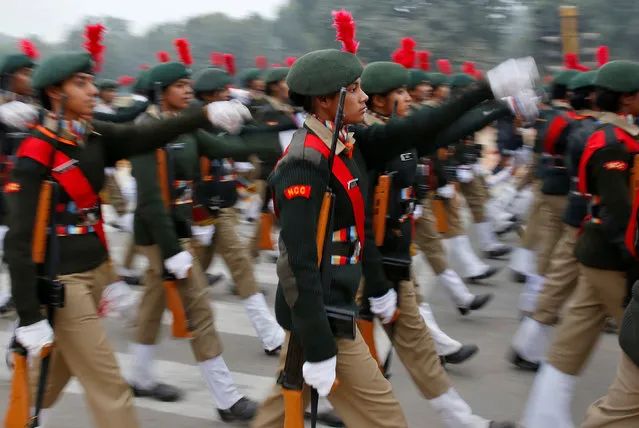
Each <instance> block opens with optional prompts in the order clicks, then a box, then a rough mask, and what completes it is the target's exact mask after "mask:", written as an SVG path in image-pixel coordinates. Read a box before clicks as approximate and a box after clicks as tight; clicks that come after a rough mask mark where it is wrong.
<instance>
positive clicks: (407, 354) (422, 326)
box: [391, 281, 451, 400]
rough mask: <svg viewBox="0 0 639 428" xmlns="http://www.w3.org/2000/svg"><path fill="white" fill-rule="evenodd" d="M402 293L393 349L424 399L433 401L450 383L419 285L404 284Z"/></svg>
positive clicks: (408, 282) (400, 285)
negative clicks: (419, 298)
mask: <svg viewBox="0 0 639 428" xmlns="http://www.w3.org/2000/svg"><path fill="white" fill-rule="evenodd" d="M398 291H399V292H398V294H399V296H398V302H397V306H398V307H399V310H400V315H399V318H397V321H396V322H395V326H394V332H393V337H392V338H391V340H392V343H393V347H394V348H395V351H397V355H398V356H399V359H400V360H402V363H403V364H404V367H406V370H407V371H408V373H409V374H410V377H411V378H412V379H413V382H415V384H416V385H417V387H418V388H419V390H420V391H421V393H422V395H423V396H424V398H426V399H427V400H432V399H434V398H437V397H439V396H441V395H443V394H445V393H446V392H447V391H448V390H449V389H450V387H451V385H450V379H449V378H448V375H447V374H446V371H445V370H444V367H443V366H442V364H441V361H440V359H439V355H438V354H437V350H436V349H435V342H434V341H433V338H432V337H431V335H430V330H429V329H428V327H427V326H426V323H425V322H424V318H422V316H421V314H420V313H419V306H418V301H417V294H418V293H417V292H416V286H415V284H414V283H413V282H411V281H402V282H400V284H399V290H398Z"/></svg>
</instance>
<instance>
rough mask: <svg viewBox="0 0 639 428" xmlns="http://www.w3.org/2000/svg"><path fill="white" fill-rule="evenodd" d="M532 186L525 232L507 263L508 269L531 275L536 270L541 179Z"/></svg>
mask: <svg viewBox="0 0 639 428" xmlns="http://www.w3.org/2000/svg"><path fill="white" fill-rule="evenodd" d="M533 188H534V196H533V204H532V207H531V209H530V215H529V217H528V221H527V222H526V232H525V233H524V236H523V237H522V239H521V246H520V247H519V248H517V249H516V250H515V252H514V253H513V255H512V257H511V258H510V264H509V267H510V269H511V270H513V271H514V272H515V273H518V274H520V275H533V274H535V273H536V272H537V264H536V263H535V249H536V246H537V243H538V238H539V216H540V208H541V200H542V194H541V181H539V182H537V183H535V184H534V185H533Z"/></svg>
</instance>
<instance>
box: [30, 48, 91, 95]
mask: <svg viewBox="0 0 639 428" xmlns="http://www.w3.org/2000/svg"><path fill="white" fill-rule="evenodd" d="M77 73H88V74H93V59H92V58H91V54H90V53H88V52H70V53H62V54H57V55H52V56H50V57H48V58H47V59H45V60H44V61H43V62H42V63H41V64H40V66H39V67H38V68H36V70H35V73H33V76H32V77H31V87H32V88H33V89H35V90H42V89H45V88H48V87H49V86H55V85H59V84H61V83H62V82H64V81H65V80H67V79H69V78H71V77H73V76H74V75H75V74H77Z"/></svg>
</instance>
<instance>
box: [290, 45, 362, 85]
mask: <svg viewBox="0 0 639 428" xmlns="http://www.w3.org/2000/svg"><path fill="white" fill-rule="evenodd" d="M363 70H364V67H363V66H362V63H361V62H360V61H359V59H358V58H357V56H355V55H353V54H352V53H350V52H344V51H338V50H337V49H324V50H319V51H313V52H309V53H307V54H306V55H304V56H302V57H301V58H299V59H298V60H297V61H295V63H293V66H292V67H291V69H290V71H289V72H288V77H287V78H286V83H287V84H288V87H289V89H290V90H291V91H292V92H294V93H296V94H299V95H305V96H319V95H328V94H334V93H335V92H339V90H340V89H341V88H343V87H346V86H348V85H350V84H352V83H353V82H355V81H356V80H357V79H359V77H360V76H361V75H362V71H363Z"/></svg>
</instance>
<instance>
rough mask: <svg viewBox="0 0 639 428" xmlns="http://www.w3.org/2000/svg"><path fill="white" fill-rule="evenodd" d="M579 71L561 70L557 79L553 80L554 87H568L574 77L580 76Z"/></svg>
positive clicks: (556, 76)
mask: <svg viewBox="0 0 639 428" xmlns="http://www.w3.org/2000/svg"><path fill="white" fill-rule="evenodd" d="M580 73H581V71H579V70H561V71H560V72H558V73H557V74H556V75H555V78H554V79H553V80H552V84H553V86H554V85H562V86H568V83H570V81H571V80H572V78H573V77H575V76H577V75H578V74H580Z"/></svg>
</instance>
